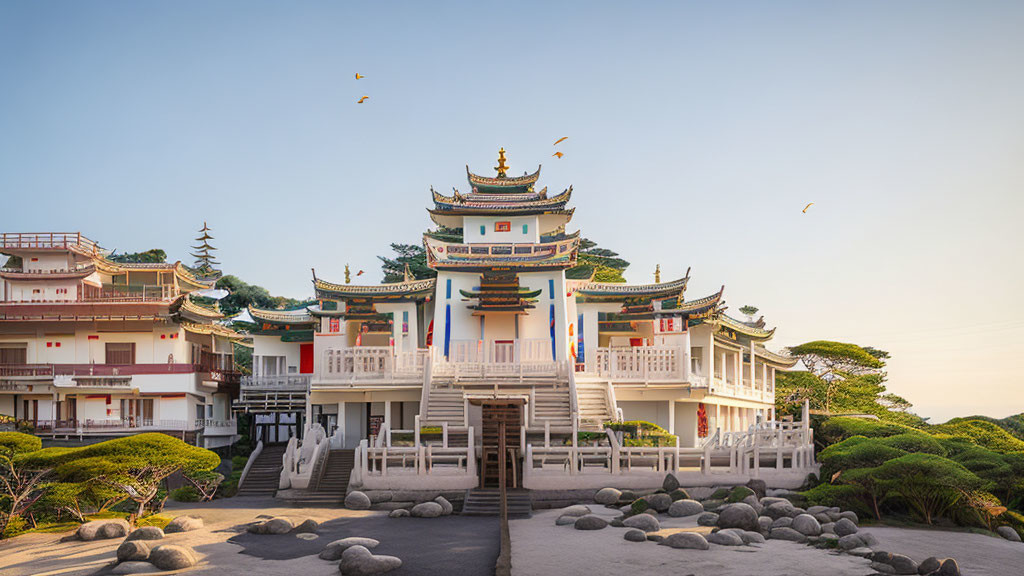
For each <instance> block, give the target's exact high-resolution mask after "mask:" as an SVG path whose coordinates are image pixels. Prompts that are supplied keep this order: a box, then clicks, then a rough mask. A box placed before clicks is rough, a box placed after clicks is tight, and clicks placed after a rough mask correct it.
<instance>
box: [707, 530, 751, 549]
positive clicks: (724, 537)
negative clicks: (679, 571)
mask: <svg viewBox="0 0 1024 576" xmlns="http://www.w3.org/2000/svg"><path fill="white" fill-rule="evenodd" d="M706 540H707V541H708V542H709V543H710V544H718V545H719V546H743V538H741V537H740V535H739V534H736V533H735V532H732V531H730V530H719V531H718V532H712V533H711V534H710V535H708V537H707V538H706Z"/></svg>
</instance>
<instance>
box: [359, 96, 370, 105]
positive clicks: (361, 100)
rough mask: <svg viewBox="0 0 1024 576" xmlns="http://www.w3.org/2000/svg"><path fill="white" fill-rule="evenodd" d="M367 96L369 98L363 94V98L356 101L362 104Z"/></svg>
mask: <svg viewBox="0 0 1024 576" xmlns="http://www.w3.org/2000/svg"><path fill="white" fill-rule="evenodd" d="M367 98H369V96H363V97H362V98H360V99H359V101H358V102H356V104H362V103H363V102H365V101H366V99H367Z"/></svg>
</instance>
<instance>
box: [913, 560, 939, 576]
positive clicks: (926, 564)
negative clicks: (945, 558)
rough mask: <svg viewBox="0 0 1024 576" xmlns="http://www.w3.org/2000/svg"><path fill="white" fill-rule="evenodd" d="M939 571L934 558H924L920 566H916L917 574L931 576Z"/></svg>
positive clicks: (937, 562) (937, 561)
mask: <svg viewBox="0 0 1024 576" xmlns="http://www.w3.org/2000/svg"><path fill="white" fill-rule="evenodd" d="M938 569H939V559H938V558H936V557H935V556H930V557H928V558H925V559H924V561H922V562H921V563H920V564H918V565H917V573H918V574H931V573H932V572H935V571H936V570H938Z"/></svg>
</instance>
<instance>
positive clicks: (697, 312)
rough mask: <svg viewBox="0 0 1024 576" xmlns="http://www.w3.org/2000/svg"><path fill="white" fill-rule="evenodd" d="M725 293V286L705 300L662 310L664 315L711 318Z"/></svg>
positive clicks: (691, 301) (701, 299)
mask: <svg viewBox="0 0 1024 576" xmlns="http://www.w3.org/2000/svg"><path fill="white" fill-rule="evenodd" d="M724 292H725V286H722V287H721V288H720V289H719V290H718V292H715V293H714V294H711V295H709V296H704V297H703V298H697V299H695V300H687V301H684V302H680V303H679V304H678V305H677V306H676V307H674V308H662V309H661V311H660V312H661V313H662V314H679V315H683V316H686V317H688V318H705V317H708V316H710V315H711V314H713V313H714V312H715V310H717V309H718V305H719V304H720V303H721V301H722V294H723V293H724Z"/></svg>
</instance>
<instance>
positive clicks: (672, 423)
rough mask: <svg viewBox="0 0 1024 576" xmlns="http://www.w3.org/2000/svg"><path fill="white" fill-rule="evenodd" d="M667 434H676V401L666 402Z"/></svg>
mask: <svg viewBox="0 0 1024 576" xmlns="http://www.w3.org/2000/svg"><path fill="white" fill-rule="evenodd" d="M668 433H669V434H672V435H675V433H676V401H675V400H669V401H668Z"/></svg>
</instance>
